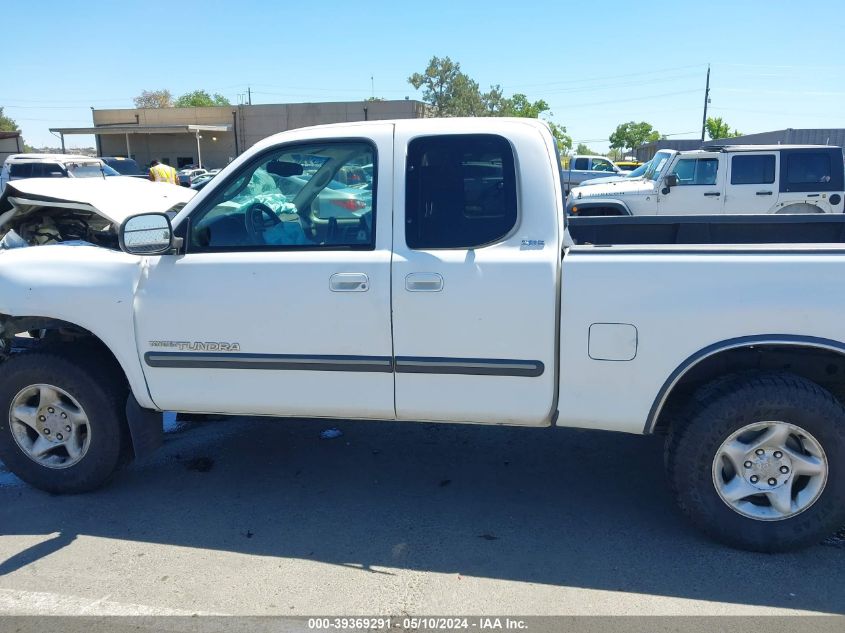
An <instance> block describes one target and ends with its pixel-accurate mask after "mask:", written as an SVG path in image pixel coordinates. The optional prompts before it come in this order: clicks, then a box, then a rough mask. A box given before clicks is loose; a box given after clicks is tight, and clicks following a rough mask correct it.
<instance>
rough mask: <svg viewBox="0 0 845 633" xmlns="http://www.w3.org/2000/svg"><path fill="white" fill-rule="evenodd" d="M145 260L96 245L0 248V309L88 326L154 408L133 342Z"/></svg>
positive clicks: (144, 404)
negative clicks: (139, 289) (136, 295)
mask: <svg viewBox="0 0 845 633" xmlns="http://www.w3.org/2000/svg"><path fill="white" fill-rule="evenodd" d="M143 262H144V259H143V258H141V257H137V256H134V255H128V254H126V253H122V252H119V251H113V250H109V249H105V248H101V247H98V246H66V245H50V246H31V247H28V248H16V249H12V250H5V251H0V314H5V315H9V316H15V317H44V318H50V319H58V320H61V321H66V322H68V323H72V324H74V325H77V326H79V327H80V328H83V329H85V330H88V331H89V332H91V333H92V334H93V335H94V336H96V337H97V338H99V339H100V340H101V341H102V342H103V344H105V345H106V347H108V348H109V350H110V351H111V352H112V354H114V357H115V358H116V359H117V362H118V363H120V366H121V367H122V368H123V371H124V373H125V374H126V378H127V380H128V382H129V386H130V388H131V389H132V393H133V394H134V396H135V398H136V400H137V401H138V403H139V404H140V405H141V406H142V407H145V408H155V404H154V403H153V402H152V399H151V398H150V394H149V391H148V389H147V385H146V381H145V380H144V375H143V372H142V369H141V362H140V359H139V358H138V351H137V345H136V342H135V327H134V301H135V291H136V288H137V287H138V280H139V278H140V275H141V271H142V266H143Z"/></svg>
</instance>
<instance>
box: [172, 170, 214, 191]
mask: <svg viewBox="0 0 845 633" xmlns="http://www.w3.org/2000/svg"><path fill="white" fill-rule="evenodd" d="M207 173H208V172H207V171H206V170H205V169H195V168H192V169H180V170H179V171H177V172H176V177H177V178H178V179H179V184H180V185H182V186H183V187H190V186H191V185H192V184H193V183H194V179H195V178H197V177H198V176H202V175H204V174H207Z"/></svg>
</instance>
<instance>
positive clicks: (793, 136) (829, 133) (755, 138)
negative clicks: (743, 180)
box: [634, 127, 845, 162]
mask: <svg viewBox="0 0 845 633" xmlns="http://www.w3.org/2000/svg"><path fill="white" fill-rule="evenodd" d="M707 145H711V146H712V145H834V146H836V147H842V148H845V128H804V129H793V128H791V127H790V128H786V129H785V130H773V131H771V132H759V133H757V134H743V135H742V136H734V137H732V138H719V139H715V140H712V141H704V142H702V141H700V140H699V139H660V140H658V141H653V142H651V143H645V144H643V145H640V146H639V147H638V148H637V149H636V150H635V152H634V153H635V154H636V156H637V160H641V161H643V162H645V161H647V160H651V159H652V158H653V157H654V155H655V154H656V153H657V152H658V151H660V150H661V149H676V150H678V151H679V152H684V151H688V150H691V149H701V147H702V146H707Z"/></svg>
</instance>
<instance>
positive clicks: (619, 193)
mask: <svg viewBox="0 0 845 633" xmlns="http://www.w3.org/2000/svg"><path fill="white" fill-rule="evenodd" d="M844 173H845V163H843V158H842V149H841V148H839V147H829V146H823V145H770V146H763V145H742V146H740V145H736V146H727V147H721V148H718V147H716V148H712V149H710V148H705V149H702V150H695V151H691V152H677V151H674V150H661V151H659V152H657V154H655V156H654V158H653V159H652V160H651V162H650V164H649V166H648V169H646V171H645V173H644V174H643V175H642V176H641V177H639V178H630V179H627V178H626V179H621V180H618V181H616V182H608V183H604V184H596V185H587V186H583V187H575V188H573V189H572V192H571V194H570V196H569V199H568V200H567V211H568V212H569V213H572V214H577V215H582V216H585V215H708V214H715V213H724V214H750V213H842V212H843V196H845V190H844V189H845V184H843V180H845V175H844Z"/></svg>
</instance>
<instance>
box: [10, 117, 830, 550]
mask: <svg viewBox="0 0 845 633" xmlns="http://www.w3.org/2000/svg"><path fill="white" fill-rule="evenodd" d="M366 165H372V176H371V178H370V177H368V178H367V179H366V182H362V183H360V185H361V188H362V192H366V193H367V195H366V196H364V195H362V196H360V197H359V198H356V200H362V201H364V204H363V205H356V208H355V209H354V210H351V211H350V213H348V214H346V215H344V216H342V217H341V216H338V215H337V214H334V213H329V212H327V210H326V209H324V208H322V207H321V205H322V204H323V200H322V199H321V198H323V196H321V195H320V194H321V192H322V191H324V189H325V188H326V187H328V186H330V185H331V183H332V182H334V181H335V175H336V174H338V172H339V171H341V170H343V169H345V168H347V169H348V168H351V169H357V168H358V167H361V169H362V170H363V167H362V166H366ZM292 181H295V183H296V185H297V187H296V188H295V189H293V190H292V189H291V187H292V186H293V185H292V184H291V183H292ZM37 185H38V183H37V181H34V180H31V181H27V182H26V183H21V185H20V187H21V188H20V189H14V188H11V191H12V193H13V194H14V195H12V196H11V197H7V198H4V199H3V200H5V202H4V203H3V204H5V205H6V207H7V210H5V211H3V212H2V214H0V224H2V228H3V230H8V231H12V230H15V231H16V234H18V242H21V241H23V242H26V236H25V235H21V234H20V231H22V230H23V229H21V228H20V227H21V226H23V224H25V223H26V222H29V224H30V225H32V224H37V223H38V222H48V221H49V223H52V225H53V226H58V227H62V226H65V225H68V226H69V225H71V223H70V222H69V221H67V214H68V213H79V209H80V208H81V205H80V204H79V203H77V202H72V201H68V200H63V199H62V196H61V195H59V194H58V193H55V192H54V193H53V194H52V195H43V194H39V193H38V186H37ZM7 193H8V192H7ZM33 209H39V211H37V212H35V211H33ZM0 211H2V209H0ZM62 218H64V220H62ZM60 220H61V221H60ZM843 220H845V218H843V216H841V215H840V216H839V217H836V216H809V215H783V216H776V217H765V216H762V217H761V216H731V217H730V218H719V219H718V220H714V219H713V218H712V217H704V216H686V217H682V218H600V217H599V218H583V219H582V218H567V217H566V215H565V213H564V197H563V183H562V181H561V170H560V165H559V158H558V154H557V151H556V149H555V142H554V138H553V137H552V135H551V133H550V131H549V129H548V127H547V126H546V125H545V124H543V123H542V122H540V121H537V120H531V119H490V118H483V119H425V120H403V121H379V122H361V123H347V124H339V125H329V126H320V127H313V128H304V129H300V130H293V131H289V132H284V133H281V134H278V135H275V136H272V137H270V138H268V139H265V140H264V141H262V142H260V143H258V144H257V145H255V146H254V147H253V148H252V149H250V150H249V151H248V152H246V153H244V154H243V155H242V156H240V157H239V158H238V159H237V160H235V161H234V162H233V163H232V164H231V165H229V166H228V167H227V168H226V169H225V170H224V171H223V172H222V173H221V174H220V175H219V176H218V177H217V178H215V179H214V180H213V181H212V182H211V183H210V184H209V185H208V186H207V187H206V188H204V189H203V190H202V191H201V192H200V193H199V194H197V195H196V197H194V198H193V199H191V200H190V201H189V202H188V203H187V204H185V205H184V207H183V208H181V210H179V211H178V213H176V214H175V216H174V214H173V213H167V212H165V213H160V212H146V213H141V214H135V215H131V216H130V217H127V218H124V219H122V221H121V222H120V223H119V225H117V224H116V223H115V224H113V225H112V230H113V231H114V232H115V234H116V236H117V238H118V239H117V242H116V243H117V245H119V247H118V246H115V245H114V244H112V243H111V242H109V241H108V240H103V241H102V242H100V243H95V242H87V241H84V240H83V241H82V243H80V242H79V240H76V241H74V242H73V243H65V242H63V241H62V239H63V238H62V236H61V235H58V236H57V237H56V239H55V241H54V242H53V243H51V244H49V245H37V246H34V245H26V244H25V243H24V244H20V243H19V246H20V247H18V248H11V249H6V250H2V251H0V341H2V348H1V349H0V351H2V357H3V362H2V364H0V410H2V411H3V412H4V413H3V416H2V427H0V460H2V461H3V462H4V463H5V465H6V467H8V468H9V470H11V471H12V472H13V473H15V474H16V475H18V476H19V477H20V478H21V479H23V480H25V481H26V482H29V483H30V484H31V485H33V486H35V487H37V488H41V489H43V490H47V491H50V492H52V493H78V492H84V491H90V490H93V489H95V488H97V487H99V486H101V485H103V484H104V483H105V482H107V481H108V480H109V479H110V478H111V477H112V475H113V474H114V473H115V472H116V470H117V469H118V468H119V467H120V466H121V465H123V464H125V463H127V462H129V461H130V460H131V459H133V458H140V457H142V456H144V455H145V454H147V453H149V452H150V451H152V450H153V449H154V448H155V447H156V446H157V445H158V444H159V443H160V442H161V435H162V428H161V427H162V415H161V412H162V411H178V412H186V413H191V414H199V415H202V414H218V415H220V414H223V415H228V414H231V415H235V414H238V415H240V414H247V415H260V416H273V417H276V418H286V417H287V418H290V417H307V418H344V419H350V418H354V419H365V420H399V421H407V422H408V423H409V424H410V423H412V422H414V421H426V422H433V423H469V422H471V423H477V424H488V425H515V426H524V427H579V428H582V429H599V430H604V431H618V432H623V433H634V434H656V435H660V436H663V437H664V438H665V442H666V444H665V445H666V451H665V462H666V469H667V474H668V481H669V485H670V487H671V489H672V490H673V491H674V495H675V497H676V499H677V503H678V505H679V506H680V508H681V510H682V511H683V513H684V514H686V515H687V516H688V517H689V518H690V519H691V520H692V523H693V524H695V525H696V526H698V527H700V528H702V529H703V530H704V531H706V532H707V533H708V534H710V535H712V536H713V537H715V538H717V539H719V540H721V541H722V542H725V543H727V544H730V545H732V546H736V547H741V548H748V549H752V550H760V551H779V550H786V549H790V548H797V547H800V546H804V545H807V544H811V543H815V542H818V541H819V540H821V539H822V538H823V537H824V536H826V535H828V534H830V533H832V532H834V531H835V530H837V529H839V528H840V527H841V526H842V525H843V524H845V409H844V408H843V404H842V402H843V401H842V398H843V397H845V321H844V320H843V314H845V275H843V274H842V271H843V269H845V247H843V246H842V244H841V239H842V235H843V228H845V225H843ZM62 222H64V223H62ZM15 227H18V229H16V228H15ZM106 230H107V227H101V228H100V233H102V232H103V231H106ZM58 232H59V233H60V232H61V231H60V230H58ZM24 233H26V232H25V231H24ZM26 234H27V235H28V234H29V233H26ZM278 423H279V424H284V422H283V420H279V421H278ZM549 432H552V431H551V430H550V431H549ZM560 459H567V456H566V455H561V456H560ZM636 479H637V473H635V472H632V473H630V475H629V476H628V477H627V478H626V482H625V483H626V485H635V482H636ZM546 483H551V484H552V485H558V486H559V487H560V496H561V503H565V497H566V494H567V493H566V485H565V482H546Z"/></svg>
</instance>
